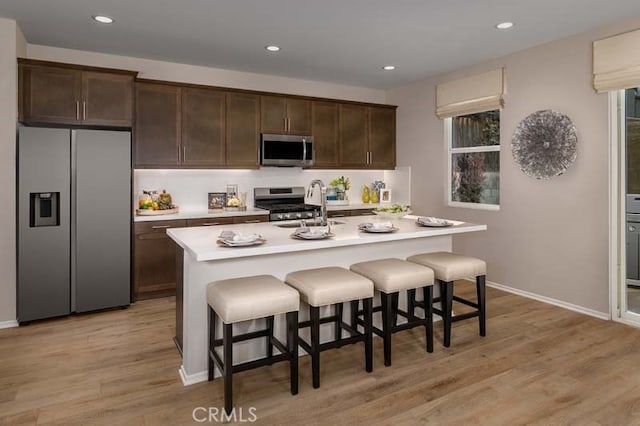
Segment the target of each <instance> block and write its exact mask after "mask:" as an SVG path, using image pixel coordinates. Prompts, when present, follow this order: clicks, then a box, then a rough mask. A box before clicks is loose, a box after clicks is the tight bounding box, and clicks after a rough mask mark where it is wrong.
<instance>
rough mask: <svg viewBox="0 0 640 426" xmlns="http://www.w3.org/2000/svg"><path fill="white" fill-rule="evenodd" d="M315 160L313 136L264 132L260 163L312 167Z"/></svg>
mask: <svg viewBox="0 0 640 426" xmlns="http://www.w3.org/2000/svg"><path fill="white" fill-rule="evenodd" d="M313 160H314V147H313V137H311V136H293V135H272V134H262V138H261V144H260V165H262V166H276V167H311V166H313Z"/></svg>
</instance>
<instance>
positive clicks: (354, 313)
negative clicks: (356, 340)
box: [350, 300, 360, 331]
mask: <svg viewBox="0 0 640 426" xmlns="http://www.w3.org/2000/svg"><path fill="white" fill-rule="evenodd" d="M358 309H360V301H359V300H352V301H351V315H350V316H351V328H353V329H354V330H356V331H358Z"/></svg>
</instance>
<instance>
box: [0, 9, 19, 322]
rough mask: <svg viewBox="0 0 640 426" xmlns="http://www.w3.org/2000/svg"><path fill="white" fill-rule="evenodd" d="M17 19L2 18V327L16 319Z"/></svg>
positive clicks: (0, 302) (0, 111)
mask: <svg viewBox="0 0 640 426" xmlns="http://www.w3.org/2000/svg"><path fill="white" fill-rule="evenodd" d="M19 32H20V30H19V28H18V27H17V25H16V22H15V21H12V20H8V19H2V18H0V182H1V184H0V200H3V201H4V206H3V208H2V209H0V327H2V326H4V325H7V322H8V321H14V320H15V319H16V238H15V237H16V217H15V199H16V194H15V187H16V179H15V176H16V168H15V161H16V160H15V158H16V117H17V102H16V99H17V98H16V94H17V87H18V83H17V67H16V54H17V51H18V50H19V49H22V48H24V45H23V44H21V40H20V38H19V37H18V36H17V34H18V33H19Z"/></svg>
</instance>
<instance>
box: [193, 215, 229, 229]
mask: <svg viewBox="0 0 640 426" xmlns="http://www.w3.org/2000/svg"><path fill="white" fill-rule="evenodd" d="M232 223H233V217H231V216H223V217H208V218H203V219H187V226H189V227H191V226H216V225H230V224H232Z"/></svg>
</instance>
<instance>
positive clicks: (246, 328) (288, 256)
mask: <svg viewBox="0 0 640 426" xmlns="http://www.w3.org/2000/svg"><path fill="white" fill-rule="evenodd" d="M415 219H416V216H406V217H405V218H403V219H396V220H393V223H394V225H395V227H396V228H398V230H397V231H396V232H393V233H365V232H361V231H359V230H358V224H359V223H361V222H365V221H376V220H380V219H378V218H372V217H345V218H340V221H339V223H337V224H332V225H331V231H332V232H333V234H335V235H334V236H333V237H332V238H329V239H325V240H297V239H293V238H291V233H292V232H293V231H294V229H292V228H282V227H279V226H277V225H282V224H283V223H282V222H267V223H255V224H243V225H220V226H210V227H197V228H177V229H169V230H167V234H168V235H169V237H170V238H172V239H173V240H174V241H175V242H176V244H177V245H178V248H177V259H178V274H179V276H178V281H179V283H178V290H177V291H178V294H177V297H176V304H177V306H176V312H177V321H176V322H177V324H176V340H177V343H178V345H179V347H181V349H182V366H181V368H180V375H181V377H182V381H183V383H184V384H185V385H190V384H193V383H197V382H201V381H205V380H207V339H208V337H207V336H208V333H207V329H208V322H207V299H206V288H207V284H209V283H210V282H212V281H216V280H221V279H227V278H236V277H242V276H250V275H259V274H270V275H273V276H275V277H277V278H279V279H281V280H284V278H285V276H286V275H287V273H289V272H292V271H295V270H300V269H309V268H318V267H325V266H342V267H345V268H349V266H350V265H351V264H353V263H355V262H362V261H366V260H373V259H380V258H385V257H396V258H400V259H404V258H406V257H407V256H410V255H413V254H416V253H424V252H432V251H451V248H452V237H453V235H455V234H461V233H467V232H476V231H484V230H486V229H487V227H486V225H476V224H471V223H464V222H456V221H452V222H453V223H454V225H453V226H450V227H444V228H426V227H422V226H419V225H417V224H416V220H415ZM226 230H229V231H234V232H236V233H242V234H244V235H248V234H252V233H257V234H260V235H262V237H263V238H264V239H265V240H266V242H265V243H264V244H262V245H257V246H251V247H224V246H219V245H218V244H216V240H217V237H218V235H219V234H220V233H221V232H222V231H226ZM400 303H401V304H403V303H404V301H403V300H402V299H401V302H400ZM348 308H349V307H348V304H347V305H345V311H346V312H345V313H344V315H345V318H348V314H349V312H348ZM325 309H329V308H328V307H327V308H325ZM321 314H322V315H324V314H326V312H324V311H323V312H321ZM307 315H308V312H307V310H306V309H305V308H304V307H301V312H300V320H304V319H306V318H307ZM263 327H264V321H263V320H258V321H247V322H244V323H240V324H235V325H234V334H236V333H246V332H250V331H254V330H257V329H261V328H263ZM236 330H237V331H236ZM275 333H276V336H277V337H280V338H284V333H285V328H284V321H282V320H281V319H280V318H277V319H276V325H275ZM303 336H304V333H303ZM331 337H332V334H331V330H329V327H328V326H327V327H323V328H322V330H321V339H322V340H329V339H330V338H331ZM264 340H265V339H257V340H253V341H248V342H242V343H238V344H236V345H234V354H233V355H234V363H238V362H243V361H248V360H252V359H256V358H259V357H262V356H263V354H264V353H265V341H264ZM303 353H304V352H303Z"/></svg>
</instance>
